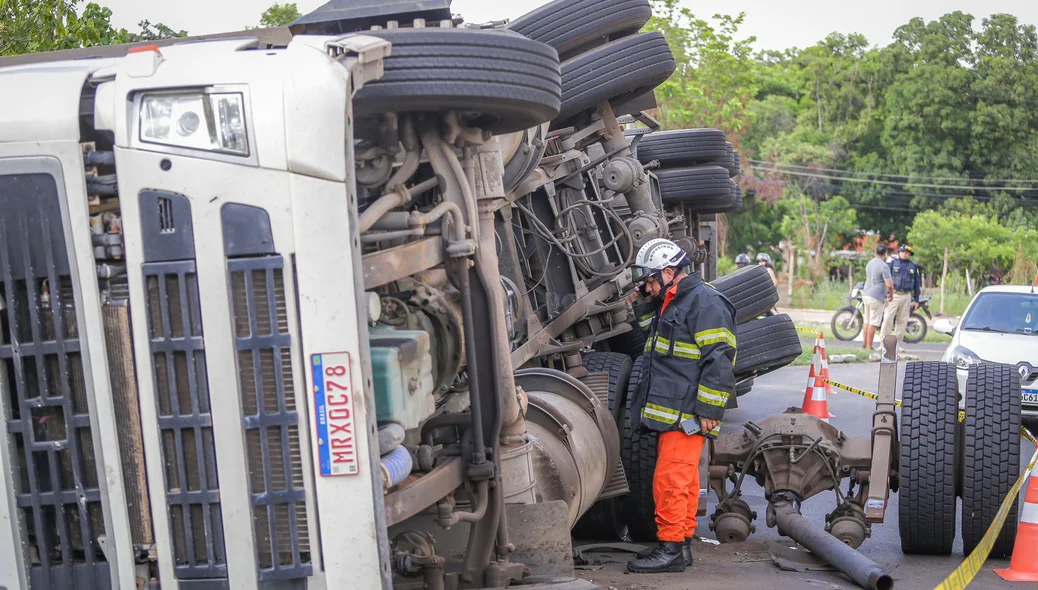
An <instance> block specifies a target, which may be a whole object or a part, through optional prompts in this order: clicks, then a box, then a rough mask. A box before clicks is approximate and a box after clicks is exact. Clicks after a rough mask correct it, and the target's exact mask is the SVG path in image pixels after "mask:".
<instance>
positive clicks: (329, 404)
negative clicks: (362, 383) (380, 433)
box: [310, 352, 360, 477]
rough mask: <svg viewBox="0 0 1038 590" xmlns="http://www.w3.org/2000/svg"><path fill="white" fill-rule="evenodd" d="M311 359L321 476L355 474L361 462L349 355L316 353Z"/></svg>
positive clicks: (342, 353) (344, 353)
mask: <svg viewBox="0 0 1038 590" xmlns="http://www.w3.org/2000/svg"><path fill="white" fill-rule="evenodd" d="M310 359H311V362H310V370H311V372H312V374H313V383H314V407H315V408H316V409H317V411H316V414H317V420H316V424H317V452H318V457H319V458H320V463H321V475H322V476H324V477H330V476H336V475H356V474H357V473H358V472H359V464H360V463H359V461H358V459H357V437H356V429H355V428H354V426H355V425H356V421H355V420H354V416H353V382H352V380H351V371H350V355H349V353H346V352H329V353H324V354H315V355H313V356H311V357H310Z"/></svg>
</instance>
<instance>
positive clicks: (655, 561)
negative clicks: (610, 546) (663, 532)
mask: <svg viewBox="0 0 1038 590" xmlns="http://www.w3.org/2000/svg"><path fill="white" fill-rule="evenodd" d="M683 547H685V544H684V543H683V542H672V541H660V543H659V544H658V545H656V546H655V547H653V548H652V550H651V551H649V554H648V555H646V556H645V557H644V558H641V559H635V560H633V561H629V562H628V563H627V571H629V572H633V573H636V574H659V573H664V572H683V571H685V554H684V553H685V551H684V549H683Z"/></svg>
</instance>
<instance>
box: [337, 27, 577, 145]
mask: <svg viewBox="0 0 1038 590" xmlns="http://www.w3.org/2000/svg"><path fill="white" fill-rule="evenodd" d="M365 34H367V35H374V36H376V37H379V38H382V39H385V40H386V41H389V42H391V43H392V44H393V53H392V55H390V56H389V57H388V58H386V59H385V75H384V76H383V77H382V78H381V79H380V80H378V81H376V82H371V83H369V84H367V85H365V86H364V88H362V89H361V90H360V91H359V92H358V93H357V96H356V97H355V98H354V102H353V104H354V106H355V108H356V110H357V114H358V115H374V114H378V113H383V112H385V111H386V110H387V109H393V110H395V111H397V112H442V111H459V112H460V113H461V114H462V116H463V118H464V119H465V122H466V123H467V124H469V125H472V126H475V127H480V128H482V129H485V130H488V131H491V132H493V133H496V134H503V133H511V132H513V131H520V130H523V129H528V128H530V127H534V126H536V125H539V124H541V123H544V122H547V121H550V120H552V119H554V118H555V117H556V116H557V115H558V114H559V106H560V96H561V91H562V90H561V88H562V86H561V78H560V73H559V60H558V55H557V53H556V52H555V50H554V49H552V48H551V47H549V46H547V45H545V44H543V43H540V42H538V41H532V40H530V39H527V38H525V37H523V36H521V35H517V34H515V33H512V32H509V31H496V32H495V31H480V30H472V29H439V28H425V29H392V30H383V31H365Z"/></svg>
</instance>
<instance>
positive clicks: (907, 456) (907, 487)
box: [898, 361, 1019, 555]
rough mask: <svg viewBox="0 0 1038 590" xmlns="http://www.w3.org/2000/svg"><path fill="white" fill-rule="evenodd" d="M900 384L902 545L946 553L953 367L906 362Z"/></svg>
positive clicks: (951, 518) (950, 526) (951, 519)
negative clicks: (903, 378) (903, 377)
mask: <svg viewBox="0 0 1038 590" xmlns="http://www.w3.org/2000/svg"><path fill="white" fill-rule="evenodd" d="M901 389H902V393H901V396H902V402H901V403H902V406H901V436H900V447H901V456H900V467H899V469H898V479H899V482H898V509H899V510H898V517H899V520H900V523H899V524H900V527H901V550H902V551H904V552H905V553H918V554H925V555H948V554H950V553H951V550H952V543H953V542H954V541H955V424H956V422H957V419H958V418H957V416H958V412H957V409H958V404H957V400H956V398H957V397H958V395H957V392H958V387H957V386H956V382H955V366H954V365H951V364H948V363H941V362H935V361H925V362H915V363H908V364H907V365H906V366H905V380H904V383H903V384H902V388H901ZM1018 424H1019V423H1018Z"/></svg>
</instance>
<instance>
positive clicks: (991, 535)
mask: <svg viewBox="0 0 1038 590" xmlns="http://www.w3.org/2000/svg"><path fill="white" fill-rule="evenodd" d="M1020 430H1021V432H1023V434H1024V436H1025V437H1027V438H1028V440H1033V439H1034V437H1033V436H1031V433H1030V432H1028V431H1027V429H1026V428H1021V429H1020ZM1036 461H1038V449H1035V451H1034V455H1031V462H1030V463H1028V464H1027V470H1026V471H1024V472H1023V473H1021V474H1020V477H1018V478H1017V479H1016V483H1015V484H1013V487H1012V488H1011V489H1010V490H1009V493H1008V494H1006V498H1005V500H1003V501H1002V506H1001V507H999V509H998V513H996V514H995V520H994V522H992V523H991V526H989V527H988V530H987V532H986V533H984V538H982V539H981V540H980V543H978V544H977V548H976V549H974V550H973V553H970V555H969V557H967V558H966V559H965V560H964V561H963V562H962V565H960V566H959V567H958V568H957V569H956V570H955V571H954V572H952V573H951V575H950V576H948V577H947V578H945V579H944V581H943V582H941V583H940V585H938V586H937V587H936V588H934V590H965V588H966V587H967V586H969V584H970V582H972V581H973V578H975V577H976V576H977V572H979V571H980V568H982V567H984V562H985V561H987V559H988V554H990V553H991V547H992V546H994V544H995V538H996V537H998V533H999V531H1001V530H1002V525H1003V524H1005V522H1006V516H1007V515H1008V514H1009V507H1010V506H1012V505H1013V504H1014V503H1016V498H1017V495H1019V494H1020V487H1021V486H1022V485H1023V484H1024V480H1025V479H1027V475H1028V474H1029V473H1030V472H1031V469H1033V468H1034V464H1035V462H1036Z"/></svg>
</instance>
